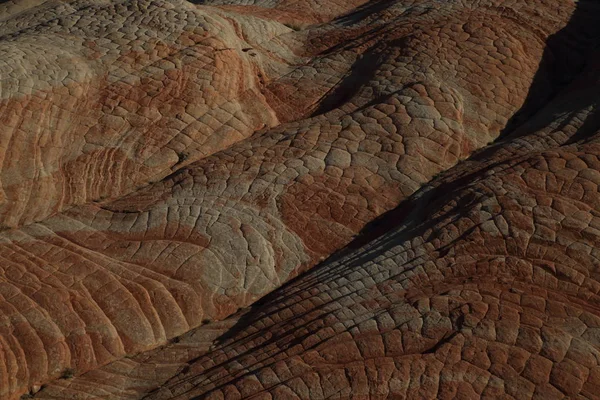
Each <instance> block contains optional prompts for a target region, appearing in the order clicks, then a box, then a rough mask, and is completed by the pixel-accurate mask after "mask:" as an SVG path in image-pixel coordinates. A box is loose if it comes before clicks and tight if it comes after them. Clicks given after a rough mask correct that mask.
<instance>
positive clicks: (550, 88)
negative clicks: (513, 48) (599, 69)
mask: <svg viewBox="0 0 600 400" xmlns="http://www.w3.org/2000/svg"><path fill="white" fill-rule="evenodd" d="M599 36H600V2H598V1H597V0H580V1H579V2H578V3H577V6H576V8H575V11H574V12H573V14H572V15H571V18H570V20H569V22H568V23H567V25H566V26H565V27H564V28H562V29H561V30H559V31H558V32H556V33H555V34H553V35H551V36H550V37H549V38H548V40H547V41H546V46H545V49H544V54H543V56H542V59H541V61H540V64H539V67H538V71H537V72H536V74H535V77H534V78H533V81H532V84H531V86H530V88H529V92H528V94H527V98H526V99H525V102H524V103H523V106H522V107H521V108H520V109H519V110H518V111H517V112H516V113H515V114H514V115H513V116H512V118H511V119H510V120H509V121H508V123H507V124H506V127H505V128H504V129H503V130H502V132H501V134H500V139H502V138H504V137H506V136H508V135H510V134H511V133H513V132H514V131H515V130H516V129H517V128H518V127H519V126H521V125H523V123H525V122H526V121H527V120H528V119H529V118H531V117H532V116H533V115H534V114H535V113H537V112H538V111H540V110H541V109H542V108H543V107H544V106H545V105H547V104H548V102H550V101H551V100H552V99H553V98H554V97H555V96H556V95H557V94H559V93H560V92H561V91H562V90H563V89H565V88H566V87H567V86H568V85H569V84H570V83H571V82H573V80H574V79H576V78H577V77H578V76H579V75H580V74H581V73H582V71H583V70H584V69H585V68H586V64H587V62H588V60H589V54H590V52H591V51H593V50H594V48H596V47H597V45H598V38H599ZM565 111H569V110H565Z"/></svg>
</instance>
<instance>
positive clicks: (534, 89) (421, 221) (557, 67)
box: [205, 0, 600, 373]
mask: <svg viewBox="0 0 600 400" xmlns="http://www.w3.org/2000/svg"><path fill="white" fill-rule="evenodd" d="M384 4H388V3H387V2H382V3H381V6H383V5H384ZM353 17H354V16H353V15H352V14H351V15H350V16H348V17H346V18H353ZM599 37H600V2H599V3H596V1H595V0H580V1H579V3H578V5H577V8H576V10H575V12H574V13H573V15H572V17H571V19H570V21H569V23H568V24H567V25H566V26H565V27H564V28H563V29H561V30H560V31H559V32H557V33H556V34H554V35H552V36H551V37H550V38H549V39H548V41H547V45H546V48H545V51H544V54H543V57H542V60H541V62H540V66H539V69H538V71H537V73H536V75H535V77H534V79H533V82H532V85H531V87H530V90H529V93H528V96H527V98H526V100H525V102H524V104H523V106H522V108H521V109H520V110H519V111H518V112H517V113H515V115H514V116H513V118H511V120H510V121H509V123H508V124H507V126H506V128H505V129H504V130H503V132H502V136H506V135H509V134H510V133H512V132H514V131H515V129H516V128H518V127H519V126H520V125H522V124H523V123H524V122H525V121H526V120H528V119H529V118H531V116H533V115H534V114H535V113H536V112H538V111H539V110H541V109H542V108H543V107H544V106H546V105H547V104H548V102H549V101H550V100H552V99H553V98H554V97H555V96H556V95H557V94H559V93H560V91H561V90H563V89H565V88H566V87H567V86H568V85H569V84H570V83H572V82H573V81H574V80H575V79H577V78H578V77H579V78H581V77H580V74H581V73H582V71H584V69H586V67H589V65H587V63H588V62H589V54H590V52H591V51H593V50H595V49H597V48H598V47H599V46H598V38H599ZM598 65H600V62H598ZM358 72H361V71H360V69H359V70H358V71H357V75H358ZM354 84H355V80H354V78H353V77H352V76H350V79H349V81H348V82H347V86H348V88H341V89H339V90H342V92H343V93H345V94H346V95H348V94H349V93H351V90H350V87H352V86H353V85H354ZM336 95H339V93H336ZM326 104H327V103H326ZM326 108H328V107H326ZM321 111H326V110H321ZM563 111H564V112H574V110H573V109H569V108H568V104H565V109H564V110H563ZM591 125H593V126H591ZM595 126H600V112H598V111H594V112H593V113H592V114H590V115H589V117H588V118H587V119H586V121H585V122H584V124H583V126H582V128H581V129H580V130H579V132H578V133H577V134H576V135H575V137H573V138H571V141H573V140H579V139H581V138H583V137H580V136H582V135H583V136H586V135H588V133H589V132H590V131H592V130H594V127H595ZM496 166H497V165H496V164H491V165H487V166H486V167H485V168H484V169H478V170H476V171H473V172H472V173H467V174H465V175H463V176H459V177H457V179H452V180H449V181H441V182H440V184H439V185H437V186H428V187H425V188H424V189H422V190H421V191H418V192H417V193H415V194H413V195H412V196H411V197H410V198H408V199H407V200H405V201H403V202H402V203H401V204H400V205H399V206H398V207H397V208H395V209H393V210H391V211H389V212H387V213H385V214H383V215H382V216H380V217H379V218H377V219H375V220H374V221H372V222H370V223H369V224H367V225H366V226H365V228H364V229H363V230H362V231H361V233H360V234H359V235H358V236H357V238H356V239H355V240H354V241H353V242H351V243H349V244H348V245H347V246H346V247H344V248H343V249H342V250H340V251H338V252H337V253H334V254H333V255H332V256H331V257H329V258H328V259H327V260H326V261H324V262H323V263H321V264H320V265H318V266H316V267H314V268H313V269H312V270H310V271H308V272H306V273H305V274H303V275H301V276H299V277H297V278H295V279H292V280H291V281H289V282H287V283H286V284H285V285H284V286H283V287H281V288H279V289H276V290H274V291H273V292H271V293H269V294H267V295H266V296H264V297H263V298H261V299H260V300H258V301H256V302H255V303H254V304H253V305H252V306H251V307H250V309H249V310H248V312H247V313H246V314H245V315H243V316H242V317H241V318H240V319H239V320H238V322H237V323H236V324H235V326H233V327H232V328H231V329H230V330H229V331H227V332H226V333H225V334H224V335H222V336H221V337H219V338H218V339H217V340H216V341H215V344H216V345H217V346H226V345H228V344H231V343H232V342H237V341H239V340H242V341H243V340H249V338H251V337H254V336H256V335H260V336H262V334H263V333H264V332H260V331H258V332H257V331H252V330H251V331H249V332H248V334H247V335H241V336H240V334H242V332H244V330H245V329H246V328H247V327H248V326H251V325H252V324H253V323H257V326H267V327H268V326H269V324H270V323H272V322H270V321H271V317H272V316H273V315H275V314H276V313H277V312H278V311H281V308H283V307H285V306H286V304H287V303H286V300H287V301H289V300H290V299H294V298H301V297H303V295H302V294H301V293H303V292H306V291H307V290H310V289H311V287H313V286H314V285H315V284H316V283H326V282H328V281H329V282H331V281H335V280H336V279H338V278H339V277H340V276H346V277H348V276H349V275H350V274H351V273H352V272H357V271H358V270H360V268H361V266H362V265H364V264H365V263H366V262H369V261H370V260H372V259H373V258H374V256H375V255H377V254H383V253H385V251H386V250H389V249H390V248H391V247H393V246H395V245H398V244H400V243H402V242H404V241H406V240H411V239H412V238H415V237H418V236H420V235H422V234H423V233H424V232H425V231H426V230H428V229H431V228H433V227H434V226H436V224H439V223H441V222H442V221H444V220H445V219H447V218H449V217H450V218H451V217H452V216H453V215H461V214H464V213H465V212H466V211H468V209H469V208H471V207H474V206H475V205H476V204H477V202H478V201H479V200H478V199H476V198H473V197H472V196H461V195H460V194H459V192H460V191H461V189H462V188H463V187H464V186H465V185H468V184H469V183H470V182H472V181H473V180H474V179H476V178H477V177H478V176H481V175H482V173H483V172H485V170H489V169H491V168H494V167H496ZM450 198H454V199H456V200H457V204H456V205H455V206H454V207H453V208H452V209H451V210H447V211H446V212H445V213H444V214H443V215H440V216H438V217H437V218H435V219H434V218H431V216H432V215H433V214H434V211H435V210H440V209H442V208H443V207H444V205H447V204H448V203H447V202H448V199H450ZM359 249H360V251H357V250H359ZM437 250H438V251H440V252H443V251H444V249H443V248H440V249H437ZM409 264H410V261H408V262H407V263H405V266H407V265H409ZM320 307H322V306H315V307H314V308H312V309H311V310H312V311H313V312H314V311H315V310H318V309H319V308H320ZM298 318H299V319H301V318H302V315H301V314H299V315H298ZM261 320H262V321H261ZM297 328H298V327H294V328H293V329H297ZM276 340H278V337H269V338H265V340H264V342H263V343H262V345H265V344H268V343H271V342H273V341H276ZM247 352H248V353H249V352H251V349H248V350H247ZM247 352H243V353H242V354H240V355H238V356H237V357H236V358H239V357H242V356H243V355H244V354H246V353H247ZM227 361H231V360H227ZM222 365H223V364H217V365H216V366H215V367H213V368H211V369H210V370H208V371H205V373H210V372H211V371H212V370H216V369H217V368H218V367H219V366H222Z"/></svg>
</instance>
